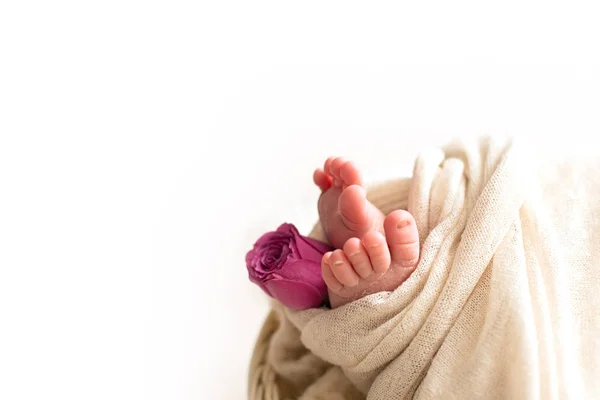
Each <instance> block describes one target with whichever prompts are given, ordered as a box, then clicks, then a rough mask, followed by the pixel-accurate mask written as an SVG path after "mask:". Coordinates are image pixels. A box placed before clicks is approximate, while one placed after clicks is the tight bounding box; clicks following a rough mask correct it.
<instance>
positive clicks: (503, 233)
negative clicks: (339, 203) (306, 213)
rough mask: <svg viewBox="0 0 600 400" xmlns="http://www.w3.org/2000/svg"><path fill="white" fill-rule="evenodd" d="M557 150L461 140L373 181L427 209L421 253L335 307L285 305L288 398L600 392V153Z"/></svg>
mask: <svg viewBox="0 0 600 400" xmlns="http://www.w3.org/2000/svg"><path fill="white" fill-rule="evenodd" d="M546 150H547V149H544V148H534V147H530V146H528V145H526V144H524V143H519V142H516V141H512V140H500V139H490V138H483V139H478V140H473V141H456V142H453V143H451V144H450V145H448V146H446V147H444V148H441V149H433V150H430V151H426V152H424V153H422V154H421V155H420V156H419V157H418V159H417V160H416V162H415V167H414V174H413V177H412V178H411V179H402V178H400V179H398V180H396V181H390V182H387V183H385V184H383V185H380V186H378V187H376V188H373V189H372V190H370V191H369V197H370V199H371V201H373V202H374V204H375V205H376V206H378V207H379V208H381V209H382V210H383V211H384V213H389V212H390V211H392V210H394V209H397V208H404V209H408V211H410V212H411V213H412V214H413V216H414V217H415V220H416V223H417V227H418V230H419V234H420V237H421V258H420V261H419V265H418V267H417V269H416V270H415V272H414V273H413V275H412V276H411V277H410V278H409V279H408V280H407V281H406V282H404V283H403V284H402V285H401V286H400V287H399V288H398V289H396V290H395V291H393V292H382V293H376V294H372V295H370V296H367V297H365V298H363V299H360V300H358V301H354V302H352V303H349V304H347V305H345V306H343V307H340V308H337V309H335V310H329V309H324V308H321V309H310V310H305V311H292V310H289V309H284V308H283V307H281V306H279V305H276V306H275V308H276V311H277V316H278V318H279V320H280V324H279V328H278V331H277V332H275V334H274V336H273V338H272V340H271V342H270V343H269V352H268V362H269V363H270V366H271V368H272V370H273V371H275V374H276V376H277V378H276V379H278V380H279V381H280V382H285V385H284V386H286V387H287V388H288V389H289V390H288V394H287V395H286V394H285V393H284V394H281V398H286V396H289V397H290V398H303V399H318V398H327V399H329V398H336V396H338V398H356V399H359V398H367V399H382V400H390V399H407V398H413V397H414V398H425V399H429V398H444V399H451V398H455V399H473V398H486V399H490V398H499V399H506V398H511V399H521V398H534V399H536V398H539V399H555V398H556V399H558V398H560V399H565V398H573V399H581V398H597V397H600V379H599V378H598V377H600V160H597V159H594V158H593V157H588V158H586V157H583V156H581V157H576V156H569V155H567V154H566V153H564V152H556V151H554V152H553V151H549V150H548V151H546ZM311 236H312V237H314V238H316V239H320V240H323V239H324V237H323V233H322V230H321V228H320V226H319V225H317V226H315V229H314V230H313V232H312V233H311ZM291 393H293V395H292V394H291Z"/></svg>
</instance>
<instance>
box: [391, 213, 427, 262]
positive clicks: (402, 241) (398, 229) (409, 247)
mask: <svg viewBox="0 0 600 400" xmlns="http://www.w3.org/2000/svg"><path fill="white" fill-rule="evenodd" d="M383 226H384V229H385V235H386V239H387V244H388V246H389V249H390V252H391V256H392V261H393V262H394V263H398V264H399V265H400V266H403V267H414V266H415V265H416V264H417V262H418V261H419V251H420V249H419V231H418V230H417V224H416V223H415V219H414V218H413V216H412V215H411V214H410V213H409V212H408V211H405V210H396V211H394V212H392V213H390V214H389V215H388V216H387V217H386V218H385V221H384V224H383Z"/></svg>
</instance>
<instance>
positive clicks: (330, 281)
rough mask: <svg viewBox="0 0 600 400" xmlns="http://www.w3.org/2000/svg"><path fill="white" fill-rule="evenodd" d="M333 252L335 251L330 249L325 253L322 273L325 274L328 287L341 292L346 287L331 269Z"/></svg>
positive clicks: (324, 278) (322, 261) (322, 260)
mask: <svg viewBox="0 0 600 400" xmlns="http://www.w3.org/2000/svg"><path fill="white" fill-rule="evenodd" d="M332 253H333V252H331V251H329V252H327V253H325V254H323V258H322V259H321V274H322V275H323V280H324V281H325V284H326V285H327V287H328V288H329V289H330V290H332V291H334V292H339V291H340V290H342V289H343V288H344V285H343V284H342V283H340V281H338V279H337V278H336V277H335V275H334V274H333V271H332V270H331V265H330V264H329V262H330V260H331V254H332Z"/></svg>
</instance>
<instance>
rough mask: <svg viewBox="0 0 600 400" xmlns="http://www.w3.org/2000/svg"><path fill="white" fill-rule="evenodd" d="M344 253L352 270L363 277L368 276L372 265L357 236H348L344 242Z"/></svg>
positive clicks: (371, 270) (371, 271)
mask: <svg viewBox="0 0 600 400" xmlns="http://www.w3.org/2000/svg"><path fill="white" fill-rule="evenodd" d="M344 254H346V257H347V258H348V261H349V262H350V264H352V267H353V268H354V271H355V272H356V273H357V274H358V275H359V276H360V277H361V278H363V279H366V278H368V277H369V276H370V275H371V274H372V273H373V266H372V265H371V260H370V259H369V255H368V254H367V251H366V250H365V248H364V247H363V245H362V243H361V241H360V239H359V238H355V237H354V238H350V239H348V240H347V241H346V243H345V244H344Z"/></svg>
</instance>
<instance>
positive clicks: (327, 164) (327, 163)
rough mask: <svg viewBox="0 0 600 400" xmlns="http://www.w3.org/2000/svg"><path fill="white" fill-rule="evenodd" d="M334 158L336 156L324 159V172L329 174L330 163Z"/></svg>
mask: <svg viewBox="0 0 600 400" xmlns="http://www.w3.org/2000/svg"><path fill="white" fill-rule="evenodd" d="M335 159H336V157H329V158H328V159H327V160H325V165H324V166H323V171H325V173H326V174H327V175H329V176H331V163H332V162H333V160H335Z"/></svg>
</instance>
